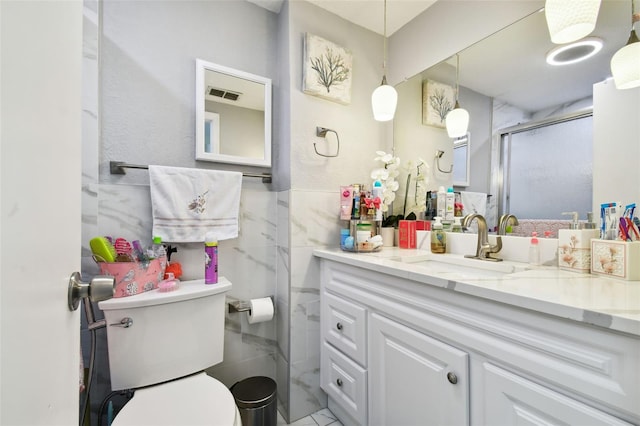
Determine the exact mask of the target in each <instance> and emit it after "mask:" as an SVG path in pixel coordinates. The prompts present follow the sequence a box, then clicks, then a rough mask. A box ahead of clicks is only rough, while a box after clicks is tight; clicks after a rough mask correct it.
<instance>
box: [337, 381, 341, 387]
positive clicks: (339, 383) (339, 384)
mask: <svg viewBox="0 0 640 426" xmlns="http://www.w3.org/2000/svg"><path fill="white" fill-rule="evenodd" d="M336 385H338V386H339V387H342V379H337V380H336Z"/></svg>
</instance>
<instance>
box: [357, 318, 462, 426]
mask: <svg viewBox="0 0 640 426" xmlns="http://www.w3.org/2000/svg"><path fill="white" fill-rule="evenodd" d="M369 330H370V331H369V333H370V336H369V338H370V342H371V347H370V350H369V362H370V364H369V395H370V399H369V424H371V425H394V426H401V425H407V426H415V425H468V424H469V382H468V377H469V371H468V370H469V360H468V354H467V353H466V352H463V351H461V350H458V349H456V348H454V347H452V346H450V345H447V344H445V343H443V342H441V341H439V340H436V339H433V338H431V337H429V336H427V335H425V334H422V333H420V332H418V331H416V330H413V329H411V328H409V327H406V326H404V325H402V324H399V323H397V322H395V321H392V320H390V319H388V318H385V317H382V316H380V315H377V314H372V315H371V321H370V329H369Z"/></svg>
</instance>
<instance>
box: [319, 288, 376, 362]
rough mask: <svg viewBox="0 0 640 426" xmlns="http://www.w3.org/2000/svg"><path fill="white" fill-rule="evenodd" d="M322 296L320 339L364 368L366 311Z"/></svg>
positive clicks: (342, 301) (326, 293)
mask: <svg viewBox="0 0 640 426" xmlns="http://www.w3.org/2000/svg"><path fill="white" fill-rule="evenodd" d="M323 296H324V297H323V298H322V315H321V321H322V339H323V340H326V341H327V342H329V343H331V344H332V345H333V346H335V347H336V348H338V349H339V350H340V351H342V352H343V353H344V354H345V355H347V356H348V357H349V358H351V359H353V360H354V361H356V362H358V363H359V364H360V365H362V366H365V367H366V355H367V354H366V345H367V341H366V337H367V333H366V321H367V311H366V309H365V308H364V307H362V306H360V305H357V304H355V303H353V302H351V301H349V300H346V299H343V298H340V297H337V296H335V295H333V294H332V293H329V292H326V291H325V293H324V295H323Z"/></svg>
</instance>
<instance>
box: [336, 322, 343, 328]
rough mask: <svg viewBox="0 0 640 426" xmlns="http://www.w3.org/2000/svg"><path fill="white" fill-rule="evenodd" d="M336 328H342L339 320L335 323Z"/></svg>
mask: <svg viewBox="0 0 640 426" xmlns="http://www.w3.org/2000/svg"><path fill="white" fill-rule="evenodd" d="M336 328H337V329H338V330H342V323H340V322H339V323H337V324H336Z"/></svg>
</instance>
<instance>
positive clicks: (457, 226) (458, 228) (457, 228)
mask: <svg viewBox="0 0 640 426" xmlns="http://www.w3.org/2000/svg"><path fill="white" fill-rule="evenodd" d="M451 232H462V223H460V217H458V216H456V217H454V218H453V225H451Z"/></svg>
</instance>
